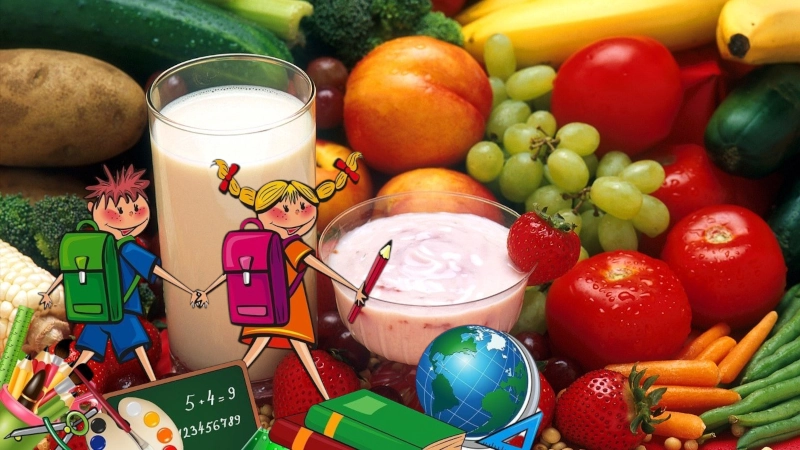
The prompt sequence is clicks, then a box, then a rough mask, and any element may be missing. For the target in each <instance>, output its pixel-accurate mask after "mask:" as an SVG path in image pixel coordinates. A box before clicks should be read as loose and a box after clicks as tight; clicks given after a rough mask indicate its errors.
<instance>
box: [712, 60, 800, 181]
mask: <svg viewBox="0 0 800 450" xmlns="http://www.w3.org/2000/svg"><path fill="white" fill-rule="evenodd" d="M705 144H706V150H707V151H708V153H709V156H710V157H711V159H712V160H713V161H714V163H716V164H717V166H719V167H720V168H721V169H722V170H724V171H726V172H728V173H731V174H734V175H739V176H744V177H748V178H760V177H763V176H766V175H769V174H770V173H772V172H774V171H776V170H777V169H778V168H780V167H781V165H782V164H783V163H784V162H786V161H787V160H788V159H789V158H791V157H792V156H794V155H795V154H796V153H798V151H800V65H798V64H776V65H770V66H766V67H763V68H759V69H757V70H755V71H753V72H751V73H749V74H748V75H747V76H746V79H745V80H744V83H743V84H742V85H741V86H739V87H737V88H736V89H734V90H733V91H732V92H731V93H730V94H729V95H728V96H727V97H726V98H725V99H724V100H723V101H722V103H721V104H720V105H719V107H718V108H717V110H716V111H715V112H714V114H713V115H712V116H711V120H709V123H708V125H707V127H706V133H705Z"/></svg>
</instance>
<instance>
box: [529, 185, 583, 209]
mask: <svg viewBox="0 0 800 450" xmlns="http://www.w3.org/2000/svg"><path fill="white" fill-rule="evenodd" d="M564 194H565V192H564V191H563V190H562V189H561V188H559V187H558V186H555V185H553V184H548V185H547V186H540V187H539V189H536V190H535V191H533V194H531V195H530V196H529V197H528V198H527V199H525V211H526V212H528V211H533V210H534V209H538V210H544V209H545V208H547V211H550V212H551V213H552V211H561V210H562V209H569V208H570V207H571V206H572V199H571V198H566V199H565V198H564V197H563V196H564Z"/></svg>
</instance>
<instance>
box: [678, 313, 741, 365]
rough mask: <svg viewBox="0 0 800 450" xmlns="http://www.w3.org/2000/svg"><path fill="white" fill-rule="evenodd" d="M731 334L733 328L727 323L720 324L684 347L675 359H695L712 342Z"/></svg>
mask: <svg viewBox="0 0 800 450" xmlns="http://www.w3.org/2000/svg"><path fill="white" fill-rule="evenodd" d="M730 332H731V327H729V326H728V324H726V323H723V322H720V323H718V324H716V325H714V326H713V327H711V328H709V329H708V330H706V331H704V332H703V333H701V334H700V335H699V336H697V337H696V338H694V339H693V340H692V341H691V342H689V344H687V345H686V346H684V347H683V348H682V349H681V351H680V352H678V355H677V356H676V357H675V359H694V358H695V357H696V356H697V355H699V354H700V352H702V351H703V350H705V348H706V347H708V346H709V345H710V344H711V343H712V342H714V341H715V340H717V339H719V338H721V337H722V336H727V335H729V334H730Z"/></svg>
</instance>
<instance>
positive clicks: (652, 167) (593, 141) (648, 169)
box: [466, 34, 669, 257]
mask: <svg viewBox="0 0 800 450" xmlns="http://www.w3.org/2000/svg"><path fill="white" fill-rule="evenodd" d="M484 52H485V55H484V61H485V63H486V69H487V71H488V72H489V82H490V84H491V86H492V93H493V95H494V98H493V100H494V103H493V107H492V112H491V114H490V116H489V120H488V122H487V124H486V139H485V140H483V141H481V142H478V143H477V144H475V145H474V146H473V147H472V148H471V149H470V150H469V152H468V153H467V160H466V168H467V173H468V174H469V175H470V176H472V177H473V178H474V179H476V180H478V181H480V182H481V183H484V184H485V185H487V186H488V187H489V188H490V189H491V190H492V191H493V192H494V193H495V194H496V195H498V197H499V198H500V199H501V201H503V202H504V203H506V204H507V205H509V206H511V207H513V208H514V209H516V210H518V211H520V212H522V211H523V210H524V211H532V210H534V209H538V210H545V211H546V212H547V213H548V214H555V213H558V214H560V215H561V216H562V217H564V219H565V220H567V221H568V222H570V223H573V224H574V225H575V232H576V233H578V235H579V236H580V238H581V244H582V246H583V249H582V253H583V254H582V257H585V256H588V255H594V254H597V253H600V252H602V251H612V250H636V249H637V248H638V240H639V239H638V234H639V233H643V234H645V235H647V236H650V237H655V236H657V235H659V234H661V233H662V232H664V231H665V230H666V229H667V227H668V226H669V211H668V210H667V207H666V205H664V203H662V202H661V201H660V200H658V199H657V198H656V197H653V196H652V195H650V194H651V193H653V192H654V191H655V190H656V189H658V188H659V186H661V184H662V183H663V182H664V176H665V174H664V169H663V167H662V166H661V165H660V164H659V163H658V162H656V161H652V160H642V161H636V162H633V161H631V159H630V158H629V157H628V155H626V154H625V153H622V152H619V151H612V152H609V153H606V154H605V155H603V156H602V157H601V158H598V156H597V155H596V154H595V151H596V150H597V148H598V146H599V144H600V134H599V133H598V131H597V129H595V128H594V127H593V126H591V125H590V124H586V123H580V122H574V123H568V124H564V125H562V126H561V127H558V124H557V123H556V119H555V117H554V116H553V115H552V114H551V113H550V112H549V111H547V109H548V108H549V95H550V93H551V92H552V89H553V80H554V79H555V76H556V72H555V70H553V68H552V67H549V66H545V65H537V66H532V67H527V68H524V69H520V70H517V67H516V57H515V55H514V49H513V46H512V44H511V41H510V40H509V39H508V38H507V37H506V36H504V35H502V34H496V35H494V36H492V37H490V38H489V40H488V41H487V42H486V45H485V47H484Z"/></svg>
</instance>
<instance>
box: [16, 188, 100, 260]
mask: <svg viewBox="0 0 800 450" xmlns="http://www.w3.org/2000/svg"><path fill="white" fill-rule="evenodd" d="M91 218H92V215H91V214H90V213H89V210H88V209H87V207H86V200H84V199H82V198H80V197H79V196H77V195H75V194H66V195H57V196H55V197H51V196H48V195H46V196H45V197H44V198H43V199H41V200H39V201H38V202H36V204H34V205H33V216H32V218H31V223H32V228H33V238H34V239H35V240H36V247H37V248H38V249H39V251H40V252H41V253H42V256H44V258H45V261H46V262H47V264H48V265H49V266H50V268H51V269H54V270H57V269H58V268H59V263H58V252H59V247H60V246H61V238H62V237H64V234H66V233H67V232H68V231H75V226H76V225H78V222H80V221H81V220H88V219H91Z"/></svg>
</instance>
